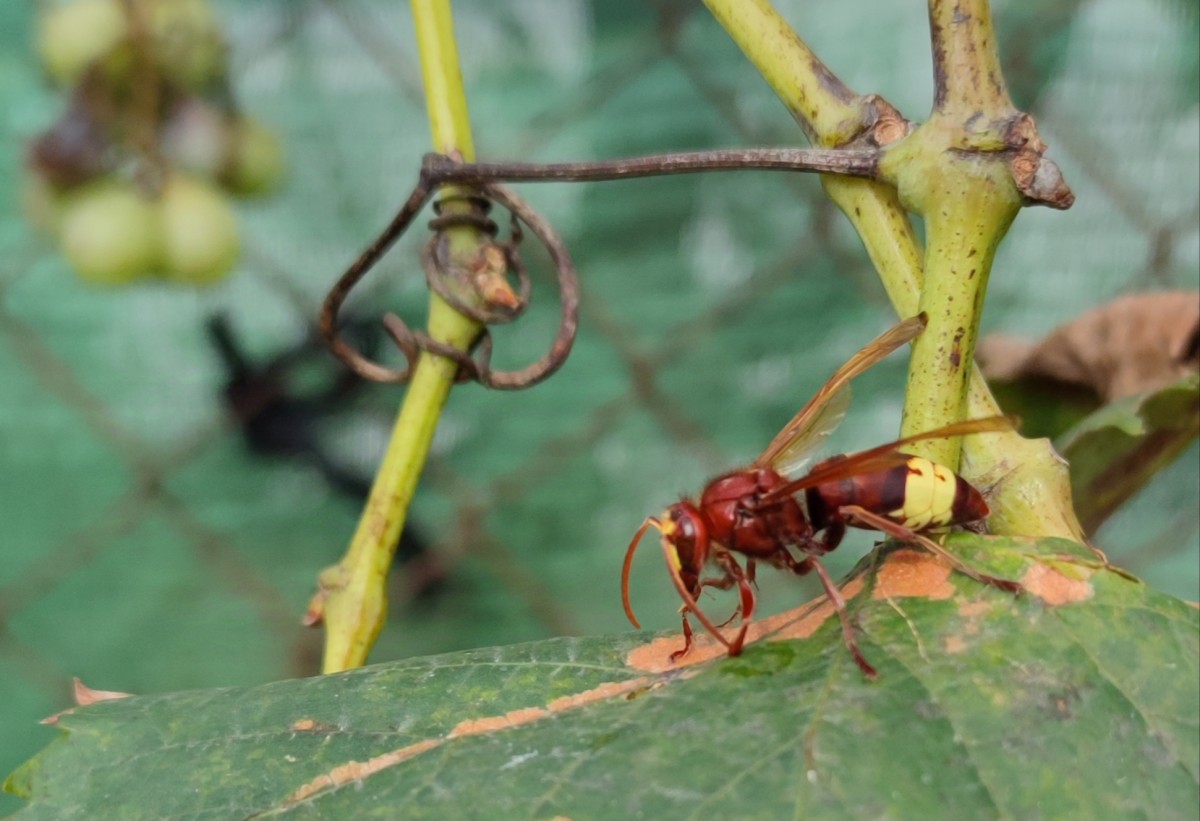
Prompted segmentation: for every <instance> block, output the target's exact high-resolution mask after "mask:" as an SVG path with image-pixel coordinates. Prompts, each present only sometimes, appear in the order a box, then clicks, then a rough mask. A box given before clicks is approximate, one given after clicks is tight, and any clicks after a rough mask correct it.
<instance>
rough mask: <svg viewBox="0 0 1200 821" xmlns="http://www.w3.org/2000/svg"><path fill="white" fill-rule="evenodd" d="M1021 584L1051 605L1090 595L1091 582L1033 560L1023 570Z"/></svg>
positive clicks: (1087, 597) (1081, 598)
mask: <svg viewBox="0 0 1200 821" xmlns="http://www.w3.org/2000/svg"><path fill="white" fill-rule="evenodd" d="M1021 585H1022V586H1023V587H1024V588H1025V589H1026V590H1028V591H1029V592H1030V593H1032V594H1034V595H1035V596H1037V597H1038V598H1040V599H1041V600H1042V601H1044V602H1046V604H1049V605H1051V606H1058V605H1062V604H1073V603H1075V602H1081V601H1086V600H1088V599H1090V598H1091V597H1092V593H1093V592H1094V591H1093V590H1092V584H1091V582H1089V581H1088V580H1087V579H1072V578H1071V577H1070V576H1067V575H1065V574H1064V573H1062V572H1061V571H1059V570H1056V569H1055V568H1053V567H1051V566H1050V565H1047V564H1042V563H1041V562H1034V563H1033V564H1031V565H1030V566H1029V569H1028V570H1026V571H1025V575H1024V576H1023V577H1022V579H1021Z"/></svg>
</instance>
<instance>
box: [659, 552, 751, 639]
mask: <svg viewBox="0 0 1200 821" xmlns="http://www.w3.org/2000/svg"><path fill="white" fill-rule="evenodd" d="M714 560H715V561H716V563H717V564H718V566H720V568H721V570H722V571H724V573H723V575H721V576H719V577H717V578H715V579H706V580H704V581H703V582H701V583H700V584H699V585H697V591H696V593H695V594H693V593H692V591H690V590H688V589H687V588H686V586H684V585H683V584H682V579H679V578H678V576H677V574H674V573H673V574H672V575H673V576H675V577H676V588H677V589H678V590H679V593H680V596H681V597H682V598H683V600H684V605H683V607H682V608H680V612H681V614H682V618H683V647H682V648H680V649H679V650H676V651H675V652H674V653H672V654H671V661H672V662H675V661H678V660H679V659H681V658H683V657H684V656H686V655H687V654H688V653H689V652H690V651H691V649H692V646H693V645H694V644H695V636H694V634H693V631H692V625H691V622H690V620H689V619H688V615H689V614H691V613H694V614H695V615H696V618H698V619H699V620H700V623H701V624H703V625H704V628H705V629H706V630H707V631H708V632H709V633H710V634H712V636H713V638H715V639H716V640H717V641H719V642H720V643H721V644H723V645H725V649H726V650H727V651H728V652H729V655H731V656H736V655H739V654H740V653H741V652H742V648H743V647H744V646H745V643H746V631H747V630H748V629H749V627H750V619H751V618H752V617H753V615H754V608H755V604H756V599H755V596H754V588H752V587H751V586H750V581H749V579H748V578H747V576H746V572H745V571H744V570H743V569H742V567H741V565H739V564H738V563H737V560H736V559H734V558H733V556H732V555H731V554H729V553H726V552H722V553H719V554H717V555H716V556H714ZM734 585H737V588H738V592H739V594H740V595H741V602H740V604H739V605H738V612H740V613H741V617H742V625H741V627H740V628H739V630H738V632H737V635H735V636H734V638H733V640H732V641H731V640H729V639H727V638H725V636H724V635H723V634H722V633H721V631H720V629H719V628H720V627H721V626H723V625H716V624H713V623H712V621H711V620H710V619H709V618H708V616H707V615H706V614H705V613H704V611H703V610H701V609H700V605H699V604H697V603H696V595H698V593H699V591H700V590H702V589H703V588H704V587H717V588H720V589H725V588H728V587H732V586H734ZM736 616H737V613H734V616H731V617H730V619H729V620H728V621H726V622H725V623H726V624H728V623H729V621H732V620H733V618H734V617H736Z"/></svg>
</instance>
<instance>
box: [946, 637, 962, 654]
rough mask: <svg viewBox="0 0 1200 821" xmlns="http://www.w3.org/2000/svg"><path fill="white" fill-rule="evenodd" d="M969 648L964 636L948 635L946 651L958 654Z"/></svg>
mask: <svg viewBox="0 0 1200 821" xmlns="http://www.w3.org/2000/svg"><path fill="white" fill-rule="evenodd" d="M966 649H967V640H966V639H964V638H963V637H962V636H946V652H947V653H950V654H958V653H961V652H963V651H964V650H966Z"/></svg>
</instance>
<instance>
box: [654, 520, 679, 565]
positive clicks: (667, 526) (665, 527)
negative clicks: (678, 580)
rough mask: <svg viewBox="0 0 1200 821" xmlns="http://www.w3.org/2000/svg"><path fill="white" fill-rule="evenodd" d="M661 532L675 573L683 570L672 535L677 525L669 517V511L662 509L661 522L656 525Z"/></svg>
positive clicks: (677, 528) (677, 527) (676, 529)
mask: <svg viewBox="0 0 1200 821" xmlns="http://www.w3.org/2000/svg"><path fill="white" fill-rule="evenodd" d="M658 529H659V532H661V533H662V537H663V542H665V543H666V545H667V547H668V548H670V549H669V550H668V551H667V552H668V554H669V555H670V557H671V566H672V567H674V568H675V571H676V572H677V573H682V572H683V560H682V559H680V558H679V551H678V550H677V549H676V547H675V544H674V542H673V541H672V537H673V536H674V535H675V533H676V531H678V530H679V525H678V524H676V523H675V520H674V519H672V518H671V511H669V510H664V511H663V515H662V524H661V525H659V527H658Z"/></svg>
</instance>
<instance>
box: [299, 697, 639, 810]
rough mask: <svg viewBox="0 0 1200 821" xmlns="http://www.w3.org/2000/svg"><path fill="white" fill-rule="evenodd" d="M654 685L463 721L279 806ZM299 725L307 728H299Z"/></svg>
mask: <svg viewBox="0 0 1200 821" xmlns="http://www.w3.org/2000/svg"><path fill="white" fill-rule="evenodd" d="M652 684H653V682H652V681H651V680H650V679H647V678H634V679H627V680H626V681H610V682H606V683H604V684H601V685H599V686H598V687H593V688H592V689H590V690H584V691H583V692H581V693H575V694H574V695H570V696H561V697H559V698H556V699H554V700H553V701H551V702H550V703H549V704H548V705H547V706H546V707H544V708H543V707H523V708H521V709H518V710H510V711H509V712H507V713H505V714H503V715H499V716H486V717H484V718H476V719H468V720H466V721H461V722H459V723H458V724H457V725H455V727H454V729H453V730H451V731H450V732H449V733H447V734H446V736H445V737H443V738H427V739H425V740H424V741H418V742H416V743H414V744H407V745H405V746H403V747H400V748H399V749H396V750H392V751H390V752H386V753H383V754H382V755H377V756H375V757H373V758H369V759H367V760H366V761H350V762H347V763H345V764H341V765H338V766H337V767H334V768H333V769H331V770H329V772H326V773H322V774H321V775H319V776H317V777H316V778H314V779H312V780H311V781H309V782H308V783H306V784H304V785H302V786H301V787H299V788H298V789H296V790H294V791H293V792H292V793H291V794H290V795H288V796H287V797H286V798H284V799H283V802H282V803H281V804H280V805H279V808H280V809H287V808H288V807H292V806H295V805H296V804H299V803H300V802H301V801H306V800H308V799H309V798H312V797H313V796H314V795H317V794H318V793H322V792H325V791H327V790H333V789H337V788H339V787H344V786H346V785H347V784H351V783H353V782H355V781H362V780H363V779H365V778H367V777H369V776H371V775H374V774H375V773H377V772H379V771H380V770H386V769H387V768H388V767H394V766H395V765H397V764H400V763H402V762H404V761H407V760H408V759H410V758H413V757H414V756H418V755H420V754H421V753H425V752H428V751H429V750H433V749H436V748H437V747H440V746H441V745H442V744H444V743H446V742H447V741H449V740H451V739H454V738H462V737H464V736H471V735H480V734H483V733H493V732H496V731H499V730H507V729H510V728H512V727H519V726H521V725H522V724H529V723H531V722H534V721H540V720H541V719H543V718H548V717H550V716H552V715H554V714H555V713H558V712H562V711H564V710H571V709H574V708H576V707H582V706H584V705H587V704H591V703H593V702H596V701H602V700H604V699H609V698H615V697H619V696H623V695H625V694H626V693H629V692H632V691H634V690H639V689H645V688H646V687H649V686H651V685H652ZM297 725H306V726H304V727H298V726H297ZM320 726H322V725H321V724H320V723H319V722H315V721H313V720H312V719H300V720H299V721H296V722H294V723H293V724H292V729H311V728H312V727H320Z"/></svg>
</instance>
